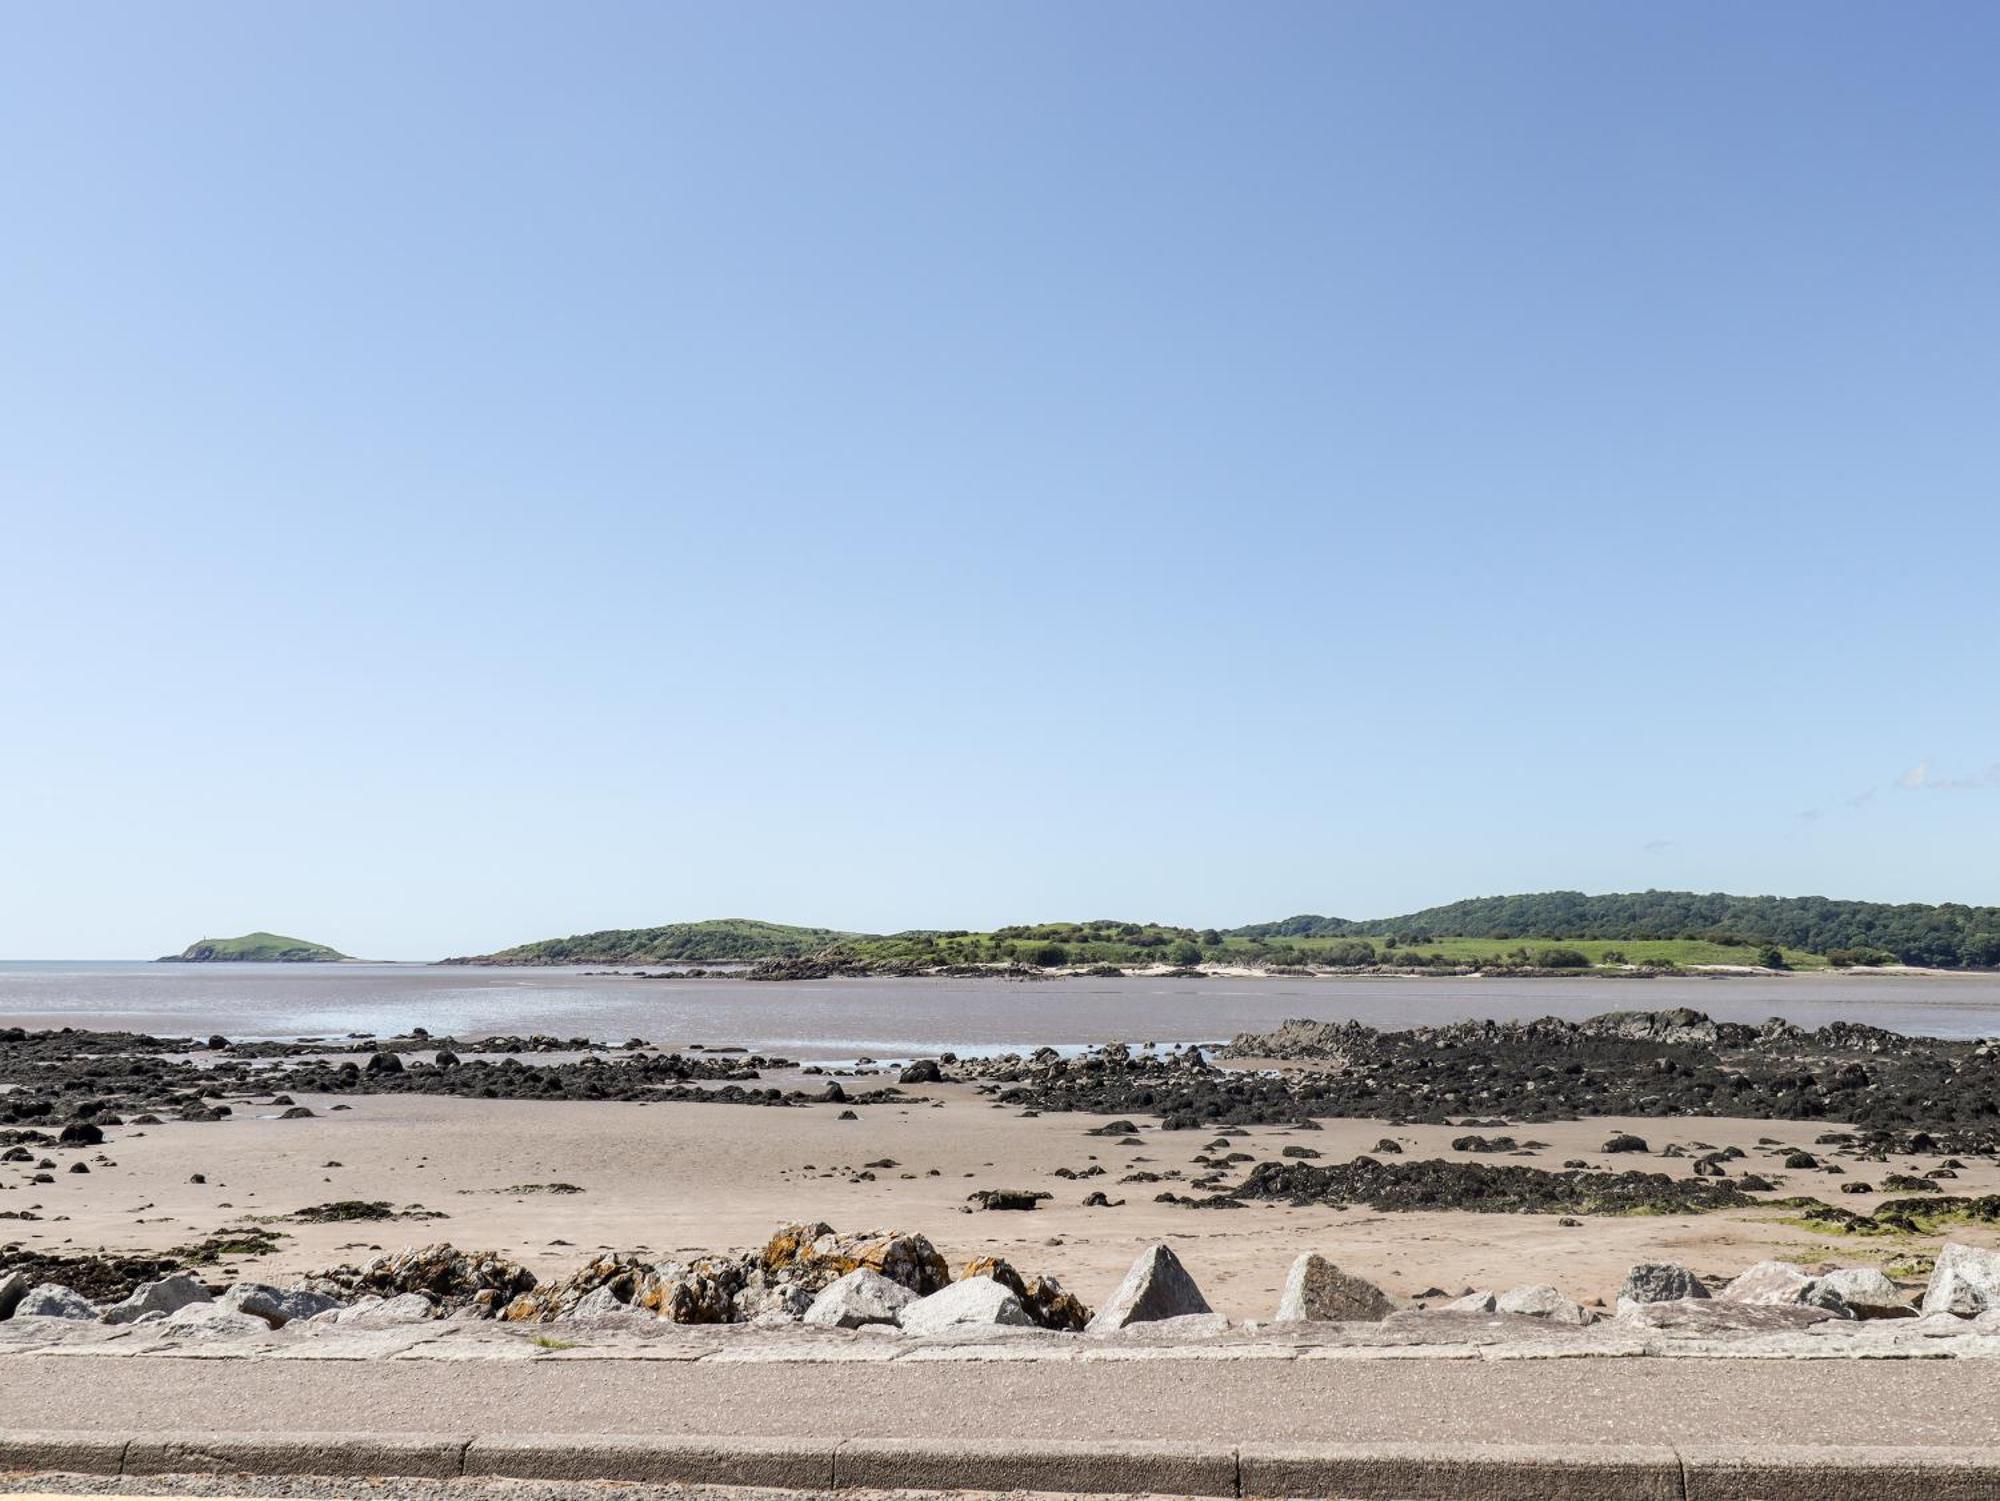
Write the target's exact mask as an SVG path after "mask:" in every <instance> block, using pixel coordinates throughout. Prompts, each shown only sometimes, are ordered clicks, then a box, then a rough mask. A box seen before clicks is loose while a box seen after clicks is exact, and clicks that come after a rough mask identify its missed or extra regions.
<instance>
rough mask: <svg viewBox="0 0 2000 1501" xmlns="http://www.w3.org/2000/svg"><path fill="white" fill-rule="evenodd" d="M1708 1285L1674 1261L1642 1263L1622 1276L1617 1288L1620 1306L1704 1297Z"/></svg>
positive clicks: (1674, 1301) (1673, 1301) (1675, 1301)
mask: <svg viewBox="0 0 2000 1501" xmlns="http://www.w3.org/2000/svg"><path fill="white" fill-rule="evenodd" d="M1707 1296H1708V1284H1707V1283H1705V1282H1703V1281H1702V1280H1701V1278H1699V1277H1697V1276H1696V1275H1695V1274H1694V1273H1693V1272H1691V1271H1689V1270H1688V1269H1687V1268H1686V1267H1684V1266H1682V1265H1680V1263H1678V1262H1674V1261H1642V1262H1640V1263H1639V1264H1638V1265H1637V1266H1635V1267H1633V1268H1632V1269H1631V1270H1630V1271H1628V1272H1627V1273H1626V1274H1625V1281H1624V1284H1623V1285H1622V1286H1620V1287H1619V1289H1618V1301H1619V1303H1620V1304H1621V1305H1622V1304H1626V1303H1677V1302H1679V1301H1681V1300H1682V1299H1683V1298H1705V1297H1707Z"/></svg>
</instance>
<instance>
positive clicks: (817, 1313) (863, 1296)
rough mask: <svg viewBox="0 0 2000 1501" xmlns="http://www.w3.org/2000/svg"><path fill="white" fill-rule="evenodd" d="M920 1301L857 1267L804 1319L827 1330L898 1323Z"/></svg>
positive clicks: (826, 1291)
mask: <svg viewBox="0 0 2000 1501" xmlns="http://www.w3.org/2000/svg"><path fill="white" fill-rule="evenodd" d="M988 1280H991V1279H988ZM932 1296H933V1297H936V1296H938V1294H935V1293H933V1294H932ZM916 1301H917V1295H916V1293H914V1292H913V1291H911V1290H910V1289H909V1288H907V1287H905V1286H903V1284H902V1283H900V1282H892V1281H890V1280H889V1279H888V1278H887V1277H885V1276H883V1275H882V1274H881V1273H880V1272H872V1271H870V1270H869V1269H868V1268H867V1267H865V1266H864V1267H856V1268H855V1269H854V1270H853V1271H851V1272H849V1273H847V1274H846V1275H845V1276H842V1277H836V1278H835V1279H834V1280H833V1281H832V1282H829V1283H828V1284H827V1285H826V1286H825V1287H824V1288H823V1289H821V1291H820V1294H819V1296H818V1297H816V1298H814V1299H813V1300H812V1306H811V1307H809V1308H807V1309H806V1311H805V1318H804V1322H805V1323H808V1324H812V1325H815V1326H816V1327H819V1328H823V1329H859V1328H860V1327H861V1326H862V1325H863V1324H894V1323H898V1322H900V1321H901V1319H902V1316H903V1310H904V1309H906V1308H908V1307H909V1306H910V1305H911V1304H912V1303H914V1302H916ZM1017 1301H1018V1300H1017Z"/></svg>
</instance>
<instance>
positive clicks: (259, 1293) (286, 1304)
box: [216, 1282, 340, 1329]
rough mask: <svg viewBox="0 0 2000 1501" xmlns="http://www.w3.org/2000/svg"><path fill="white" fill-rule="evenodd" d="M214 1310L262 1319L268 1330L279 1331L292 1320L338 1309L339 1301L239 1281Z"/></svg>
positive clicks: (304, 1290)
mask: <svg viewBox="0 0 2000 1501" xmlns="http://www.w3.org/2000/svg"><path fill="white" fill-rule="evenodd" d="M216 1307H217V1308H219V1309H222V1310H223V1311H224V1312H228V1313H240V1314H244V1315H246V1316H248V1317H250V1318H255V1319H261V1320H263V1321H264V1324H265V1325H266V1327H268V1328H272V1329H282V1328H284V1327H285V1325H287V1324H289V1323H291V1322H292V1321H293V1320H294V1319H309V1318H313V1317H315V1316H317V1315H319V1314H322V1313H325V1312H327V1311H328V1310H329V1309H334V1308H338V1307H340V1299H338V1298H335V1297H332V1296H330V1295H329V1294H326V1293H316V1292H313V1291H312V1290H311V1289H309V1288H304V1287H295V1288H290V1289H284V1288H276V1287H272V1286H270V1285H269V1284H267V1283H263V1282H239V1283H237V1284H236V1285H235V1286H234V1287H232V1288H230V1289H229V1290H228V1291H227V1292H225V1293H224V1294H223V1295H222V1296H221V1297H220V1298H218V1299H216Z"/></svg>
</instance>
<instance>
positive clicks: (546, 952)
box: [451, 891, 2000, 976]
mask: <svg viewBox="0 0 2000 1501" xmlns="http://www.w3.org/2000/svg"><path fill="white" fill-rule="evenodd" d="M451 962H455V963H469V962H479V963H492V964H615V965H645V964H673V963H679V964H703V963H716V962H724V963H753V964H764V965H766V966H768V967H769V968H770V971H771V973H772V974H773V975H774V976H782V975H804V974H807V973H811V972H821V973H879V974H912V973H923V972H931V971H951V970H954V969H958V968H961V967H963V968H968V969H970V968H994V967H1008V966H1021V967H1028V968H1034V969H1064V968H1090V967H1094V966H1112V967H1116V968H1120V969H1127V968H1142V967H1159V966H1165V967H1167V968H1187V967H1193V966H1199V965H1211V966H1213V965H1232V966H1244V967H1250V968H1260V969H1280V970H1282V969H1292V968H1297V969H1305V970H1322V969H1332V970H1347V971H1352V970H1369V969H1384V970H1396V971H1435V972H1444V973H1453V972H1463V971H1466V970H1475V969H1476V970H1479V971H1481V972H1483V973H1501V974H1506V973H1521V972H1534V973H1552V972H1553V973H1589V972H1593V971H1594V972H1597V973H1620V974H1625V973H1633V972H1641V971H1651V972H1670V971H1673V970H1679V969H1690V968H1700V967H1713V966H1735V967H1757V968H1764V969H1774V970H1776V969H1825V968H1828V967H1834V968H1852V967H1856V966H1874V965H1883V964H1912V965H1923V966H1928V967H1933V968H1940V969H1956V968H1984V967H1990V966H1995V965H2000V908H1993V907H1967V906H1961V905H1957V904H1945V905H1942V906H1924V905H1919V904H1904V905H1893V906H1892V905H1889V904H1885V903H1878V902H1850V901H1835V900H1831V899H1829V898H1826V897H1738V896H1728V895H1724V894H1720V893H1712V894H1700V893H1695V892H1675V891H1648V892H1636V893H1625V894H1614V895H1606V896H1586V895H1584V894H1583V893H1581V892H1563V891H1557V892H1541V893H1536V894H1532V895H1525V896H1509V897H1480V898H1476V899H1473V900H1470V901H1465V902H1457V903H1453V904H1451V905H1449V906H1444V907H1432V908H1427V909H1425V910H1424V911H1421V912H1413V913H1407V914H1405V915H1403V916H1400V917H1387V918H1376V919H1369V920H1354V919H1346V918H1337V917H1318V916H1310V915H1309V916H1301V917H1291V918H1285V919H1283V920H1281V921H1278V922H1269V923H1255V924H1251V925H1249V926H1247V927H1238V928H1188V927H1174V926H1168V925H1164V924H1160V923H1143V922H1121V921H1115V920H1110V919H1097V920H1093V921H1087V922H1048V923H1033V924H1026V925H1022V926H1016V927H1005V928H996V929H993V930H991V931H974V930H970V929H925V930H920V931H910V932H904V933H883V934H876V933H842V932H839V931H836V930H833V929H829V928H800V927H790V926H786V925H784V924H779V923H766V922H755V921H750V920H747V919H742V918H728V919H721V920H717V921H711V922H693V923H673V924H669V925H667V926H665V927H659V928H624V929H611V930H607V931H604V932H599V933H583V934H578V935H575V936H573V937H569V938H553V939H545V940H543V941H541V942H538V943H529V944H522V945H520V946H518V947H515V948H510V949H503V950H501V951H500V952H499V953H496V954H486V955H480V956H477V958H476V959H471V960H455V961H451Z"/></svg>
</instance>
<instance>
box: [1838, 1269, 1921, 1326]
mask: <svg viewBox="0 0 2000 1501" xmlns="http://www.w3.org/2000/svg"><path fill="white" fill-rule="evenodd" d="M1818 1281H1819V1288H1820V1290H1821V1292H1822V1293H1825V1292H1830V1293H1832V1294H1834V1295H1835V1296H1836V1297H1838V1298H1839V1299H1840V1301H1841V1302H1842V1303H1844V1304H1846V1305H1847V1307H1848V1308H1849V1309H1850V1310H1852V1312H1853V1314H1854V1316H1855V1317H1856V1318H1857V1319H1907V1318H1914V1317H1916V1312H1917V1310H1916V1309H1915V1308H1914V1307H1912V1306H1911V1304H1910V1299H1909V1295H1908V1294H1906V1293H1905V1292H1904V1291H1903V1290H1902V1289H1901V1288H1900V1287H1898V1286H1896V1284H1895V1283H1893V1282H1891V1281H1890V1280H1889V1278H1888V1277H1887V1276H1886V1275H1885V1274H1884V1273H1883V1272H1882V1271H1880V1270H1879V1269H1878V1268H1876V1267H1872V1266H1850V1267H1842V1268H1841V1269H1840V1270H1839V1271H1837V1272H1827V1273H1825V1274H1824V1275H1823V1276H1821V1277H1820V1278H1819V1279H1818Z"/></svg>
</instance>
